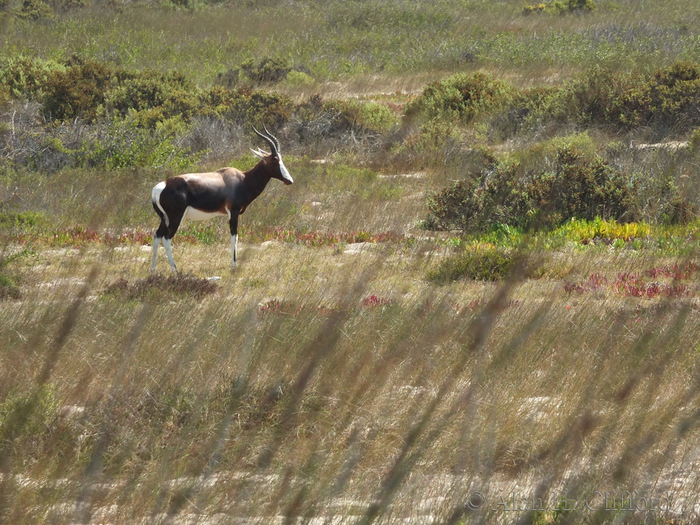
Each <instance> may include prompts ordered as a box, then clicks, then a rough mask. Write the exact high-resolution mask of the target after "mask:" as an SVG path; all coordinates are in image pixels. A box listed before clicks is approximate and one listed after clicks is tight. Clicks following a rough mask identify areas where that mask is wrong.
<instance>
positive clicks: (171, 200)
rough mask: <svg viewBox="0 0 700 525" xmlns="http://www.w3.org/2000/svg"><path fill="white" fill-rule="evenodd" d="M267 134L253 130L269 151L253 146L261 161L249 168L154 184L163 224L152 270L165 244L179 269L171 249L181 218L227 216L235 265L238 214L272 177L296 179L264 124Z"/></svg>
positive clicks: (287, 180)
mask: <svg viewBox="0 0 700 525" xmlns="http://www.w3.org/2000/svg"><path fill="white" fill-rule="evenodd" d="M263 129H264V130H265V134H263V133H260V132H259V131H258V130H257V129H255V127H253V131H254V132H255V133H256V134H257V135H258V136H259V137H260V138H262V139H263V140H265V142H267V143H268V144H269V146H270V153H267V152H266V151H263V150H261V149H260V148H258V149H252V148H251V151H252V152H253V154H254V155H255V156H256V157H258V158H259V159H260V161H259V162H258V163H257V164H256V165H255V166H254V167H253V168H251V169H250V170H248V171H245V172H243V171H241V170H239V169H236V168H222V169H220V170H218V171H214V172H210V173H189V174H186V175H178V176H175V177H171V178H169V179H167V180H164V181H163V182H159V183H158V184H156V185H155V186H154V187H153V191H152V192H151V201H152V203H153V209H154V210H155V211H156V213H157V214H158V216H159V217H160V226H159V227H158V229H157V230H156V233H155V235H154V238H153V250H152V259H151V271H154V270H155V269H156V258H157V256H158V246H159V245H160V244H161V243H162V244H163V247H164V248H165V253H166V255H167V256H168V262H169V263H170V266H171V268H172V269H173V270H174V271H177V267H176V266H175V260H174V259H173V252H172V239H173V236H174V235H175V233H176V232H177V229H178V228H179V227H180V223H181V222H182V219H184V218H188V219H193V220H204V219H209V218H211V217H216V216H218V215H226V216H227V217H228V223H229V228H230V231H231V252H232V254H231V267H232V268H234V267H235V266H236V253H237V247H238V216H239V215H241V214H242V213H243V212H244V211H245V209H246V208H247V207H248V206H249V205H250V203H251V202H253V201H254V200H255V198H256V197H257V196H258V195H260V194H261V193H262V192H263V190H264V189H265V186H267V183H268V182H270V179H279V180H281V181H282V182H284V183H285V184H292V183H293V182H294V180H293V179H292V176H291V175H290V174H289V171H287V168H286V166H285V165H284V163H283V162H282V156H281V155H280V144H279V141H278V140H277V138H275V136H274V135H273V134H272V133H270V132H269V131H268V129H267V127H266V126H265V127H264V128H263Z"/></svg>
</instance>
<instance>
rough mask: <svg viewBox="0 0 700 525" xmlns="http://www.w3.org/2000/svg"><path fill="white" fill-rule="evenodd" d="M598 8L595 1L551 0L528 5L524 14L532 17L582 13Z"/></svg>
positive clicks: (524, 9)
mask: <svg viewBox="0 0 700 525" xmlns="http://www.w3.org/2000/svg"><path fill="white" fill-rule="evenodd" d="M595 8H596V4H595V2H593V0H550V1H548V2H540V3H537V4H531V5H527V6H525V7H524V8H523V14H525V15H531V14H533V13H556V14H566V13H580V12H588V11H593V10H594V9H595Z"/></svg>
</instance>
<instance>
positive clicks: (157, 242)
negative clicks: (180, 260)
mask: <svg viewBox="0 0 700 525" xmlns="http://www.w3.org/2000/svg"><path fill="white" fill-rule="evenodd" d="M158 246H160V237H154V238H153V250H152V252H151V271H152V272H153V271H155V269H156V258H157V257H158Z"/></svg>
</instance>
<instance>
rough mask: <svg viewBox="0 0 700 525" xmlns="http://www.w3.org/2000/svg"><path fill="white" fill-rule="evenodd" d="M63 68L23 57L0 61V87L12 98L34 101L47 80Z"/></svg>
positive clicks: (41, 60) (44, 61) (52, 62)
mask: <svg viewBox="0 0 700 525" xmlns="http://www.w3.org/2000/svg"><path fill="white" fill-rule="evenodd" d="M62 70H65V66H64V65H62V64H59V63H57V62H54V61H51V60H43V59H39V58H29V57H24V56H18V57H13V58H9V59H7V58H6V59H3V60H0V85H2V86H4V87H5V89H6V90H7V91H8V92H9V93H10V94H11V95H12V96H13V97H14V98H26V99H29V100H34V99H36V98H37V97H38V95H39V93H40V92H41V90H42V88H43V87H44V85H45V84H46V82H47V80H48V79H49V78H50V77H51V76H52V75H53V74H55V73H56V72H57V71H62Z"/></svg>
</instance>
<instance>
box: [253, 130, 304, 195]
mask: <svg viewBox="0 0 700 525" xmlns="http://www.w3.org/2000/svg"><path fill="white" fill-rule="evenodd" d="M263 129H264V130H265V133H264V134H263V133H260V132H259V131H258V130H257V129H255V127H253V131H255V133H256V134H257V135H258V136H259V137H260V138H261V139H263V140H264V141H265V142H267V143H268V144H269V145H270V153H267V152H266V151H263V150H261V149H260V148H258V149H251V151H252V152H253V153H254V154H255V156H256V157H259V158H261V159H262V160H263V161H264V162H265V166H266V167H267V168H268V170H269V172H270V176H271V177H272V178H274V179H279V180H281V181H282V182H284V183H285V184H292V183H293V182H294V179H292V176H291V175H290V174H289V171H287V167H286V166H285V165H284V162H282V155H280V143H279V141H278V140H277V139H276V138H275V136H274V135H273V134H272V133H270V131H269V130H268V129H267V126H263Z"/></svg>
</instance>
